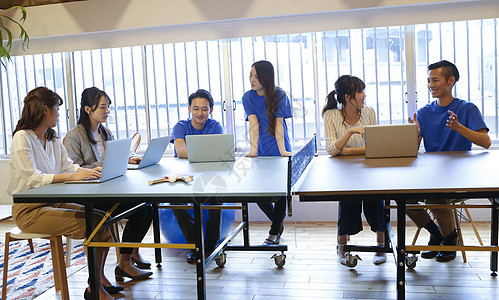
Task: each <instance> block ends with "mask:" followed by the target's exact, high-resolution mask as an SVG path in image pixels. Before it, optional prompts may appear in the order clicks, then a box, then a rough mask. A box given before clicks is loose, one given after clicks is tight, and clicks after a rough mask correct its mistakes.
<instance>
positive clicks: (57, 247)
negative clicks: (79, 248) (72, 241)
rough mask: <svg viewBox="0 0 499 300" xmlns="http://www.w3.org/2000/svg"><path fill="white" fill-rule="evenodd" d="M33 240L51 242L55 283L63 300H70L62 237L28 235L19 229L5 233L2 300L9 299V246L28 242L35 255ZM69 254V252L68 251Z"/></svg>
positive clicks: (15, 228) (37, 234)
mask: <svg viewBox="0 0 499 300" xmlns="http://www.w3.org/2000/svg"><path fill="white" fill-rule="evenodd" d="M32 239H46V240H50V252H51V253H52V268H53V270H54V282H55V289H56V291H61V294H62V299H64V300H66V299H68V300H69V292H68V280H67V276H66V267H65V265H64V251H63V247H62V236H60V235H50V234H39V233H26V232H22V231H21V230H20V229H19V228H17V227H14V228H12V229H11V230H10V231H7V232H6V233H5V254H4V265H3V286H2V299H4V300H5V299H7V272H8V267H9V246H10V242H14V241H22V240H27V241H28V243H29V247H30V250H31V253H33V252H34V251H35V250H34V247H33V241H32ZM68 252H69V251H68Z"/></svg>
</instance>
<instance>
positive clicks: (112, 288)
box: [104, 285, 125, 295]
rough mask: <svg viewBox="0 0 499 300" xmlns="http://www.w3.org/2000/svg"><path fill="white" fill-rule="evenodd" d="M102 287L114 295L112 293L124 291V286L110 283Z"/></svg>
mask: <svg viewBox="0 0 499 300" xmlns="http://www.w3.org/2000/svg"><path fill="white" fill-rule="evenodd" d="M104 289H105V290H106V292H108V293H109V294H110V295H114V294H118V293H119V292H121V291H124V290H125V288H123V287H121V286H116V285H111V286H105V285H104Z"/></svg>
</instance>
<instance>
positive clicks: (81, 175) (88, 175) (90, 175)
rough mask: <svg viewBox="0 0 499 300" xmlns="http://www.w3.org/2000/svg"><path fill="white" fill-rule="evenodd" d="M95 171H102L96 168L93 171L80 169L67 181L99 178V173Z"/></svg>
mask: <svg viewBox="0 0 499 300" xmlns="http://www.w3.org/2000/svg"><path fill="white" fill-rule="evenodd" d="M97 169H101V170H102V168H100V167H97V168H95V169H85V168H80V169H78V171H77V172H76V173H73V174H71V176H70V178H69V181H78V180H84V179H97V178H100V175H101V172H100V171H99V170H97Z"/></svg>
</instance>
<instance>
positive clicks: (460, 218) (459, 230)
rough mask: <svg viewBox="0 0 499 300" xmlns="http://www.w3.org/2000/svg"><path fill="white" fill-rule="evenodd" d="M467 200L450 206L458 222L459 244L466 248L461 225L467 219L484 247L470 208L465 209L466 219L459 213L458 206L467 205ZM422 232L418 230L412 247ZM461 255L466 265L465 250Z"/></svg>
mask: <svg viewBox="0 0 499 300" xmlns="http://www.w3.org/2000/svg"><path fill="white" fill-rule="evenodd" d="M466 200H467V199H456V200H454V201H452V202H451V203H450V204H449V205H448V206H449V207H450V208H451V209H452V212H453V214H454V220H455V222H456V227H457V233H458V236H459V244H460V245H461V246H464V242H463V234H462V231H461V224H460V223H461V220H463V219H465V220H466V221H467V222H468V223H470V224H471V227H472V228H473V231H474V232H475V236H476V239H477V240H478V243H480V246H483V242H482V238H481V237H480V234H479V233H478V229H477V228H476V225H475V222H474V221H473V218H472V217H471V214H470V212H469V210H468V208H466V207H463V209H464V212H465V214H466V217H464V216H463V214H462V213H461V212H458V211H457V209H458V208H457V207H456V205H466V203H465V201H466ZM420 232H421V228H418V229H417V230H416V233H415V234H414V238H413V239H412V244H411V245H412V246H414V245H416V242H417V240H418V237H419V233H420ZM461 254H462V255H463V262H464V263H466V262H467V259H466V251H465V250H464V249H463V250H461Z"/></svg>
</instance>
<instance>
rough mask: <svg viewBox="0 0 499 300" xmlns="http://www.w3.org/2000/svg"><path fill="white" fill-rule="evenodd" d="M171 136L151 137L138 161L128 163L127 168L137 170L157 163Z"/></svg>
mask: <svg viewBox="0 0 499 300" xmlns="http://www.w3.org/2000/svg"><path fill="white" fill-rule="evenodd" d="M171 138H172V137H171V135H170V136H164V137H159V138H155V139H152V140H151V143H150V144H149V146H148V147H147V150H146V152H145V153H144V156H142V160H141V161H140V163H139V164H128V170H138V169H142V168H145V167H149V166H152V165H155V164H157V163H158V162H159V161H160V160H161V157H163V153H165V150H166V147H168V144H169V143H170V139H171Z"/></svg>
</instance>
